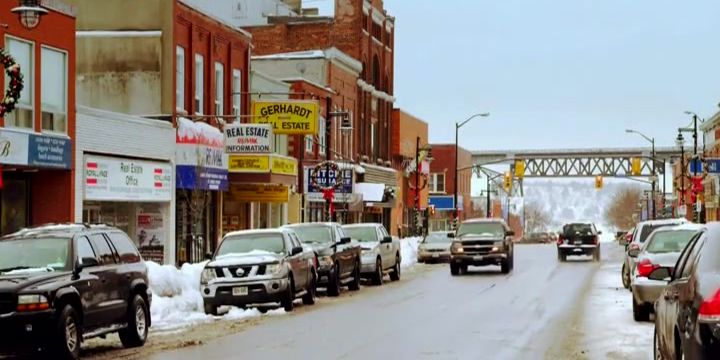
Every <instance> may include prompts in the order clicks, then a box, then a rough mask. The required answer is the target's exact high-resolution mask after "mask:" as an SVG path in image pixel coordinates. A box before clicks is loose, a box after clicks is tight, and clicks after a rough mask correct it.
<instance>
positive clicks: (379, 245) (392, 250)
mask: <svg viewBox="0 0 720 360" xmlns="http://www.w3.org/2000/svg"><path fill="white" fill-rule="evenodd" d="M343 230H345V233H346V234H348V235H349V236H350V237H351V238H353V239H355V240H357V241H359V242H360V246H361V247H362V260H361V264H362V267H361V276H364V277H368V278H370V280H371V281H372V283H373V284H374V285H382V283H383V278H384V277H385V274H386V273H389V274H390V280H392V281H398V280H400V263H401V261H402V259H401V257H400V240H398V239H396V238H393V237H392V236H390V234H388V232H387V230H386V229H385V226H383V225H382V224H374V223H365V224H351V225H343Z"/></svg>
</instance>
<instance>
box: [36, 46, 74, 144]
mask: <svg viewBox="0 0 720 360" xmlns="http://www.w3.org/2000/svg"><path fill="white" fill-rule="evenodd" d="M40 65H41V67H40V71H41V73H40V74H41V75H42V79H41V83H42V86H41V88H40V90H41V91H40V98H41V103H42V105H41V108H42V130H43V131H52V132H61V133H64V132H67V92H68V84H67V72H68V68H67V53H65V52H63V51H59V50H55V49H51V48H47V47H44V46H43V47H42V49H41V51H40Z"/></svg>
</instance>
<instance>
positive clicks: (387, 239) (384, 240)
mask: <svg viewBox="0 0 720 360" xmlns="http://www.w3.org/2000/svg"><path fill="white" fill-rule="evenodd" d="M391 242H392V236H385V237H383V238H382V240H380V243H381V244H389V243H391Z"/></svg>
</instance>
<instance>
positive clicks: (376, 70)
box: [372, 55, 380, 89]
mask: <svg viewBox="0 0 720 360" xmlns="http://www.w3.org/2000/svg"><path fill="white" fill-rule="evenodd" d="M372 74H373V77H372V84H373V86H375V88H376V89H380V60H379V59H378V57H377V55H375V56H374V57H373V69H372Z"/></svg>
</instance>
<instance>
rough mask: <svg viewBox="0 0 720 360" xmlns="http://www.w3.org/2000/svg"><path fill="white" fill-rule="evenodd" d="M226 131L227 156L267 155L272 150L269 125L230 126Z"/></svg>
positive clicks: (226, 126)
mask: <svg viewBox="0 0 720 360" xmlns="http://www.w3.org/2000/svg"><path fill="white" fill-rule="evenodd" d="M224 130H225V153H226V154H265V153H269V152H270V151H271V150H272V145H271V144H272V140H271V139H272V135H273V132H272V127H271V126H270V125H269V124H228V125H225V129H224Z"/></svg>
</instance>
